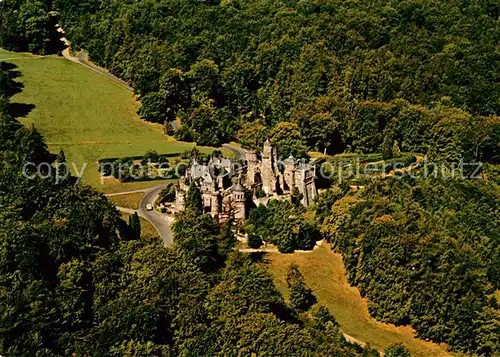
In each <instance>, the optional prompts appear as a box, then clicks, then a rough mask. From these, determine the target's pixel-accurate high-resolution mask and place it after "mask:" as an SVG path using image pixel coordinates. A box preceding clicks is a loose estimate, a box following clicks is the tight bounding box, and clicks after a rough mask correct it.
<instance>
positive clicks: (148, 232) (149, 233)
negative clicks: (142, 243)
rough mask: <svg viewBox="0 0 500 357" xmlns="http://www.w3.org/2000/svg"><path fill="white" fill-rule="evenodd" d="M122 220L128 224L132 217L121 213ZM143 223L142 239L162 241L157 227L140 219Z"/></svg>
mask: <svg viewBox="0 0 500 357" xmlns="http://www.w3.org/2000/svg"><path fill="white" fill-rule="evenodd" d="M121 216H122V218H123V219H124V220H125V222H128V219H129V217H130V216H131V215H130V214H128V213H123V212H122V213H121ZM140 221H141V237H142V238H144V239H160V238H159V236H158V232H157V231H156V229H155V227H153V226H152V225H151V223H149V222H148V221H147V220H145V219H144V218H140Z"/></svg>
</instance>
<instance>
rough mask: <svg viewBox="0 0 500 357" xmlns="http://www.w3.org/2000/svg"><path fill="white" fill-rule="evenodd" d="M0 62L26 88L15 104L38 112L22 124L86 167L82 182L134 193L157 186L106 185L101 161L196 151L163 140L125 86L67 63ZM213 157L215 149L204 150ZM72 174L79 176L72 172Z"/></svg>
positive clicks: (4, 54) (27, 57)
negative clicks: (14, 69)
mask: <svg viewBox="0 0 500 357" xmlns="http://www.w3.org/2000/svg"><path fill="white" fill-rule="evenodd" d="M0 61H7V62H10V63H13V64H15V65H17V66H18V70H19V71H20V72H21V76H20V77H19V78H17V80H18V81H20V82H22V83H23V84H24V89H23V91H22V92H21V93H19V94H17V95H15V96H14V97H13V98H12V99H11V102H12V103H16V102H18V103H26V104H33V105H35V108H34V109H33V110H32V111H31V112H30V113H29V114H28V115H27V116H26V117H24V118H19V120H20V121H21V122H22V123H23V124H25V125H28V126H31V125H35V127H36V128H37V129H38V130H39V131H40V132H41V133H42V134H43V135H44V136H45V139H46V141H47V143H48V145H49V150H50V151H51V152H52V153H57V152H59V150H60V149H61V148H63V149H64V152H65V154H66V159H67V161H68V163H73V162H74V163H75V164H76V167H77V169H78V171H81V169H82V167H83V166H82V165H84V164H85V163H86V164H87V166H86V167H85V170H84V175H83V180H84V182H85V183H88V184H91V185H92V186H94V187H96V188H97V189H99V190H101V191H104V192H119V191H127V190H135V189H140V188H147V187H151V186H156V185H158V184H159V183H158V181H149V182H133V183H127V184H124V183H121V182H119V181H117V180H112V179H106V180H104V184H101V178H100V174H99V172H98V171H97V167H98V164H97V161H98V160H99V159H102V158H109V157H124V156H136V155H143V154H144V153H145V152H146V151H148V150H156V151H158V152H159V153H161V154H163V153H174V152H183V151H185V150H187V149H190V148H192V147H193V146H194V144H191V143H184V142H179V141H176V140H174V139H172V138H170V137H167V136H165V135H164V134H163V131H162V126H161V125H159V124H151V123H147V122H144V121H142V120H141V119H140V118H139V117H138V116H137V114H136V113H137V109H138V108H139V106H140V104H139V103H138V102H137V101H136V100H135V98H134V95H133V93H132V92H130V91H129V90H128V89H127V88H125V87H124V86H123V85H120V84H118V83H116V82H114V81H112V80H111V79H108V78H107V77H105V76H102V75H100V74H98V73H95V72H93V71H91V70H90V69H88V68H85V67H83V66H80V65H78V64H76V63H73V62H70V61H68V60H66V59H64V58H63V57H58V56H47V57H40V56H34V55H31V54H22V53H13V52H8V51H4V50H1V49H0ZM199 149H200V151H202V152H211V151H212V150H213V148H199ZM73 173H75V171H74V170H73Z"/></svg>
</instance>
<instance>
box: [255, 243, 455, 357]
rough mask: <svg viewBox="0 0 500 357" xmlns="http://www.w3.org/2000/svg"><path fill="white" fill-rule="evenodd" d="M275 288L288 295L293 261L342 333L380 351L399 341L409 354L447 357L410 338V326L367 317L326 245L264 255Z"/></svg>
mask: <svg viewBox="0 0 500 357" xmlns="http://www.w3.org/2000/svg"><path fill="white" fill-rule="evenodd" d="M264 259H265V260H266V264H265V265H266V267H267V269H268V271H269V272H270V274H271V275H272V276H273V279H274V282H275V284H276V287H277V288H278V289H279V290H280V291H281V292H282V293H283V295H284V296H285V298H287V296H288V289H287V286H286V271H287V268H288V266H289V265H290V264H293V263H294V264H297V265H298V266H299V268H300V271H301V272H302V274H303V275H304V278H305V280H306V283H307V285H309V287H310V288H311V289H313V291H314V293H315V295H316V296H317V298H318V301H319V302H320V303H321V304H323V305H324V306H326V307H327V308H328V309H329V310H330V311H331V312H332V314H333V315H334V316H335V318H336V319H337V321H338V322H339V324H340V326H341V329H342V332H344V333H346V334H348V335H350V336H352V337H354V338H356V339H358V340H360V341H364V342H368V343H369V344H370V345H371V346H372V347H374V348H376V349H378V350H381V351H383V350H384V349H385V348H386V347H388V346H389V345H391V344H393V343H396V342H401V343H403V344H404V345H405V346H406V347H407V348H408V349H409V350H410V352H411V353H412V356H422V357H423V356H425V357H437V356H450V354H449V353H447V352H446V351H445V349H444V348H442V347H441V346H439V345H437V344H434V343H430V342H425V341H422V340H419V339H416V338H415V337H414V331H413V329H412V328H410V327H408V326H406V327H401V326H400V327H396V326H394V325H391V324H384V323H380V322H378V321H376V320H375V319H373V318H371V317H370V315H369V314H368V304H367V299H363V298H361V296H360V294H359V291H358V289H356V288H353V287H351V286H350V285H349V284H348V282H347V276H346V272H345V268H344V266H343V264H342V258H341V256H340V254H335V253H333V252H332V251H331V250H330V248H329V247H328V246H327V245H323V246H321V247H320V248H319V249H317V250H315V251H314V252H312V253H295V254H277V253H276V254H274V253H269V254H267V255H266V256H265V258H264Z"/></svg>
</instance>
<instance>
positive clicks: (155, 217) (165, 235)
mask: <svg viewBox="0 0 500 357" xmlns="http://www.w3.org/2000/svg"><path fill="white" fill-rule="evenodd" d="M164 187H165V185H160V186H156V187H153V188H150V189H144V190H135V191H125V192H118V193H110V194H107V195H106V197H113V196H121V195H129V194H132V193H144V196H142V198H141V199H140V201H139V208H138V209H131V208H125V207H118V206H117V207H116V208H117V209H118V210H119V211H120V212H124V213H128V214H134V213H137V214H138V215H139V217H142V218H144V219H145V220H147V221H148V222H149V223H151V225H152V226H153V227H154V228H155V229H156V231H157V232H158V234H159V235H160V238H161V239H162V241H163V245H164V246H165V247H169V246H171V245H172V244H173V243H174V235H173V233H172V230H171V229H170V225H171V224H172V222H173V221H174V219H173V218H172V217H169V216H167V215H165V214H162V213H160V212H158V211H156V210H152V211H148V209H147V208H146V207H147V205H148V204H150V205H151V206H153V207H154V203H155V201H156V197H158V195H159V194H160V192H161V190H162V189H163V188H164Z"/></svg>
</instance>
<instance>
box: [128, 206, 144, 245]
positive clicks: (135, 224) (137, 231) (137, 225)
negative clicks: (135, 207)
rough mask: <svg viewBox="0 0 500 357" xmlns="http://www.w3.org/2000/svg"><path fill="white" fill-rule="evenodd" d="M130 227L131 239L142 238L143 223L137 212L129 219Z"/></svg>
mask: <svg viewBox="0 0 500 357" xmlns="http://www.w3.org/2000/svg"><path fill="white" fill-rule="evenodd" d="M128 226H129V228H130V234H131V236H132V237H131V238H133V239H139V238H140V237H141V221H140V219H139V215H138V214H137V212H135V213H134V214H133V215H132V216H130V217H129V219H128Z"/></svg>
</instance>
